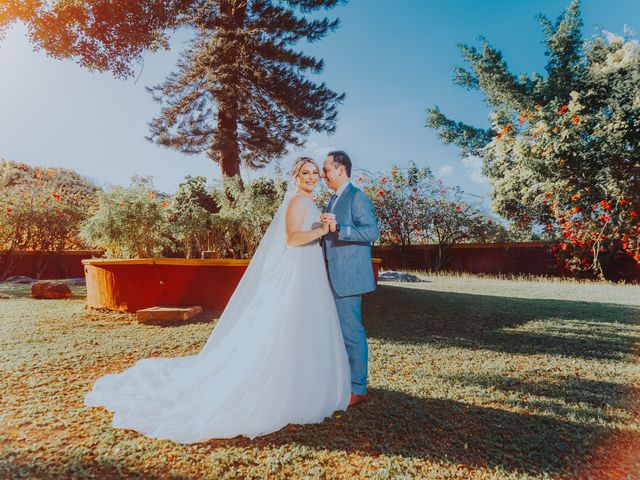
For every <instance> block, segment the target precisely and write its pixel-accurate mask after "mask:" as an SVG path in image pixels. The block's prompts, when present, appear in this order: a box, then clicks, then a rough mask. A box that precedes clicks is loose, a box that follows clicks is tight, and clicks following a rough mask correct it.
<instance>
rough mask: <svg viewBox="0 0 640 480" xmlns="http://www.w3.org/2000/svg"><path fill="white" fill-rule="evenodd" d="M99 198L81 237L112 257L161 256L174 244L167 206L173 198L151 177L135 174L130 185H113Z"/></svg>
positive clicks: (83, 226)
mask: <svg viewBox="0 0 640 480" xmlns="http://www.w3.org/2000/svg"><path fill="white" fill-rule="evenodd" d="M98 199H99V204H98V207H97V208H96V209H94V210H95V212H94V215H93V216H92V217H91V218H89V219H88V220H87V221H86V222H84V224H83V225H82V230H81V236H82V238H83V239H84V240H85V241H86V242H87V243H88V244H90V245H92V246H94V247H98V248H104V249H105V250H106V255H107V256H108V257H114V258H136V257H137V258H145V257H147V258H148V257H157V256H160V255H162V253H163V250H164V249H165V248H167V247H171V246H172V241H171V235H170V231H169V222H168V213H169V212H168V208H167V207H169V205H170V203H171V200H170V199H169V198H168V196H167V195H164V194H162V193H159V192H157V191H156V190H155V188H154V187H153V182H152V180H151V178H150V177H147V178H143V177H138V176H134V177H133V178H132V179H131V186H130V187H121V186H113V187H111V188H110V189H109V190H107V191H106V192H101V193H100V194H99V196H98Z"/></svg>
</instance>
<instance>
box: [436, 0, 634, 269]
mask: <svg viewBox="0 0 640 480" xmlns="http://www.w3.org/2000/svg"><path fill="white" fill-rule="evenodd" d="M539 19H540V23H541V24H542V27H543V31H544V35H545V42H546V46H547V55H548V58H549V61H548V64H547V67H546V70H547V75H546V76H542V75H539V74H534V75H533V76H526V75H520V76H519V77H516V76H515V75H513V74H512V73H510V72H509V70H508V68H507V65H506V63H505V61H504V60H503V59H502V56H501V54H500V52H499V51H498V50H496V49H495V48H493V47H491V46H490V45H488V44H486V43H485V44H484V45H483V48H482V51H478V50H477V49H475V48H473V47H469V46H466V45H463V46H462V53H463V56H464V58H465V60H466V61H467V62H468V63H469V64H470V66H471V69H470V70H465V69H458V70H457V75H456V77H455V82H456V83H458V84H459V85H461V86H464V87H466V88H469V89H479V90H481V91H482V92H483V93H484V94H485V96H486V97H487V99H486V101H487V103H488V104H489V105H491V106H492V107H493V111H492V112H491V115H490V121H491V124H492V126H491V128H490V129H483V128H476V127H472V126H469V125H465V124H463V123H461V122H455V121H453V120H450V119H449V118H447V117H446V116H445V115H443V114H442V113H441V112H440V111H439V109H438V108H437V107H434V108H432V109H430V113H429V118H428V125H429V126H430V127H432V128H435V129H438V130H439V135H440V137H441V138H442V139H443V140H444V142H445V143H454V144H456V145H458V146H459V147H461V150H462V155H463V156H469V155H476V156H480V157H482V158H483V160H484V168H483V173H484V174H485V175H487V177H488V178H489V180H490V182H491V184H492V186H493V194H492V202H493V208H494V210H495V211H496V212H497V213H499V214H500V215H502V216H504V217H505V218H509V219H511V220H513V221H514V222H515V225H516V226H517V227H519V228H520V229H522V230H529V231H531V230H532V229H533V228H543V229H544V238H546V239H548V240H552V241H554V242H557V244H556V245H555V246H554V248H553V251H554V252H555V253H556V255H557V261H558V264H559V266H561V267H565V268H568V269H570V270H572V271H574V272H579V271H582V272H585V273H587V272H590V273H591V274H594V275H597V276H598V277H600V278H603V277H604V273H603V270H602V261H603V259H604V258H606V257H609V258H614V259H618V260H620V258H621V256H623V255H628V256H629V257H631V258H632V259H633V260H634V261H635V262H636V263H637V264H638V265H640V244H639V241H638V238H639V235H640V222H639V220H640V219H639V218H638V211H639V210H640V148H639V147H640V128H638V125H640V102H639V101H638V99H639V98H640V81H639V80H640V45H639V44H638V42H637V41H635V40H632V39H630V38H629V37H628V36H626V37H618V36H615V35H612V34H607V33H604V34H601V35H599V36H598V37H596V38H594V39H591V40H587V41H585V40H583V39H582V36H581V31H580V30H581V26H582V22H581V19H580V14H579V2H578V1H577V0H574V1H572V2H571V4H570V6H569V8H568V9H567V10H566V12H564V14H563V15H561V16H560V18H559V19H558V20H557V21H556V22H555V23H554V22H551V21H550V20H548V19H547V18H546V17H544V16H540V18H539Z"/></svg>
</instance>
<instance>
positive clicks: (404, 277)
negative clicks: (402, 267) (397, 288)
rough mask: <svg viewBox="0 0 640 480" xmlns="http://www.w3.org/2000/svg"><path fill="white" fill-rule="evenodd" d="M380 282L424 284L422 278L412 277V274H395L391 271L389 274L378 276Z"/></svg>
mask: <svg viewBox="0 0 640 480" xmlns="http://www.w3.org/2000/svg"><path fill="white" fill-rule="evenodd" d="M378 281H380V282H410V283H414V282H423V281H424V280H421V279H420V278H418V277H416V276H415V275H411V274H410V273H404V272H395V271H393V270H389V271H387V272H382V273H380V274H379V275H378Z"/></svg>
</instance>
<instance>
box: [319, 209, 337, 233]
mask: <svg viewBox="0 0 640 480" xmlns="http://www.w3.org/2000/svg"><path fill="white" fill-rule="evenodd" d="M320 221H321V222H323V223H328V224H329V231H331V232H335V231H336V225H337V223H336V215H335V213H323V214H322V215H321V216H320Z"/></svg>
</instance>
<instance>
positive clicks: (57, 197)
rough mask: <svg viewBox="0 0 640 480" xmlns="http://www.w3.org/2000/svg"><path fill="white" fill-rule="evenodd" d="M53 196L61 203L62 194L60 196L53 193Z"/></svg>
mask: <svg viewBox="0 0 640 480" xmlns="http://www.w3.org/2000/svg"><path fill="white" fill-rule="evenodd" d="M51 196H52V197H53V198H55V199H56V200H58V201H60V199H61V198H62V197H61V196H60V194H58V193H53V194H51Z"/></svg>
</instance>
